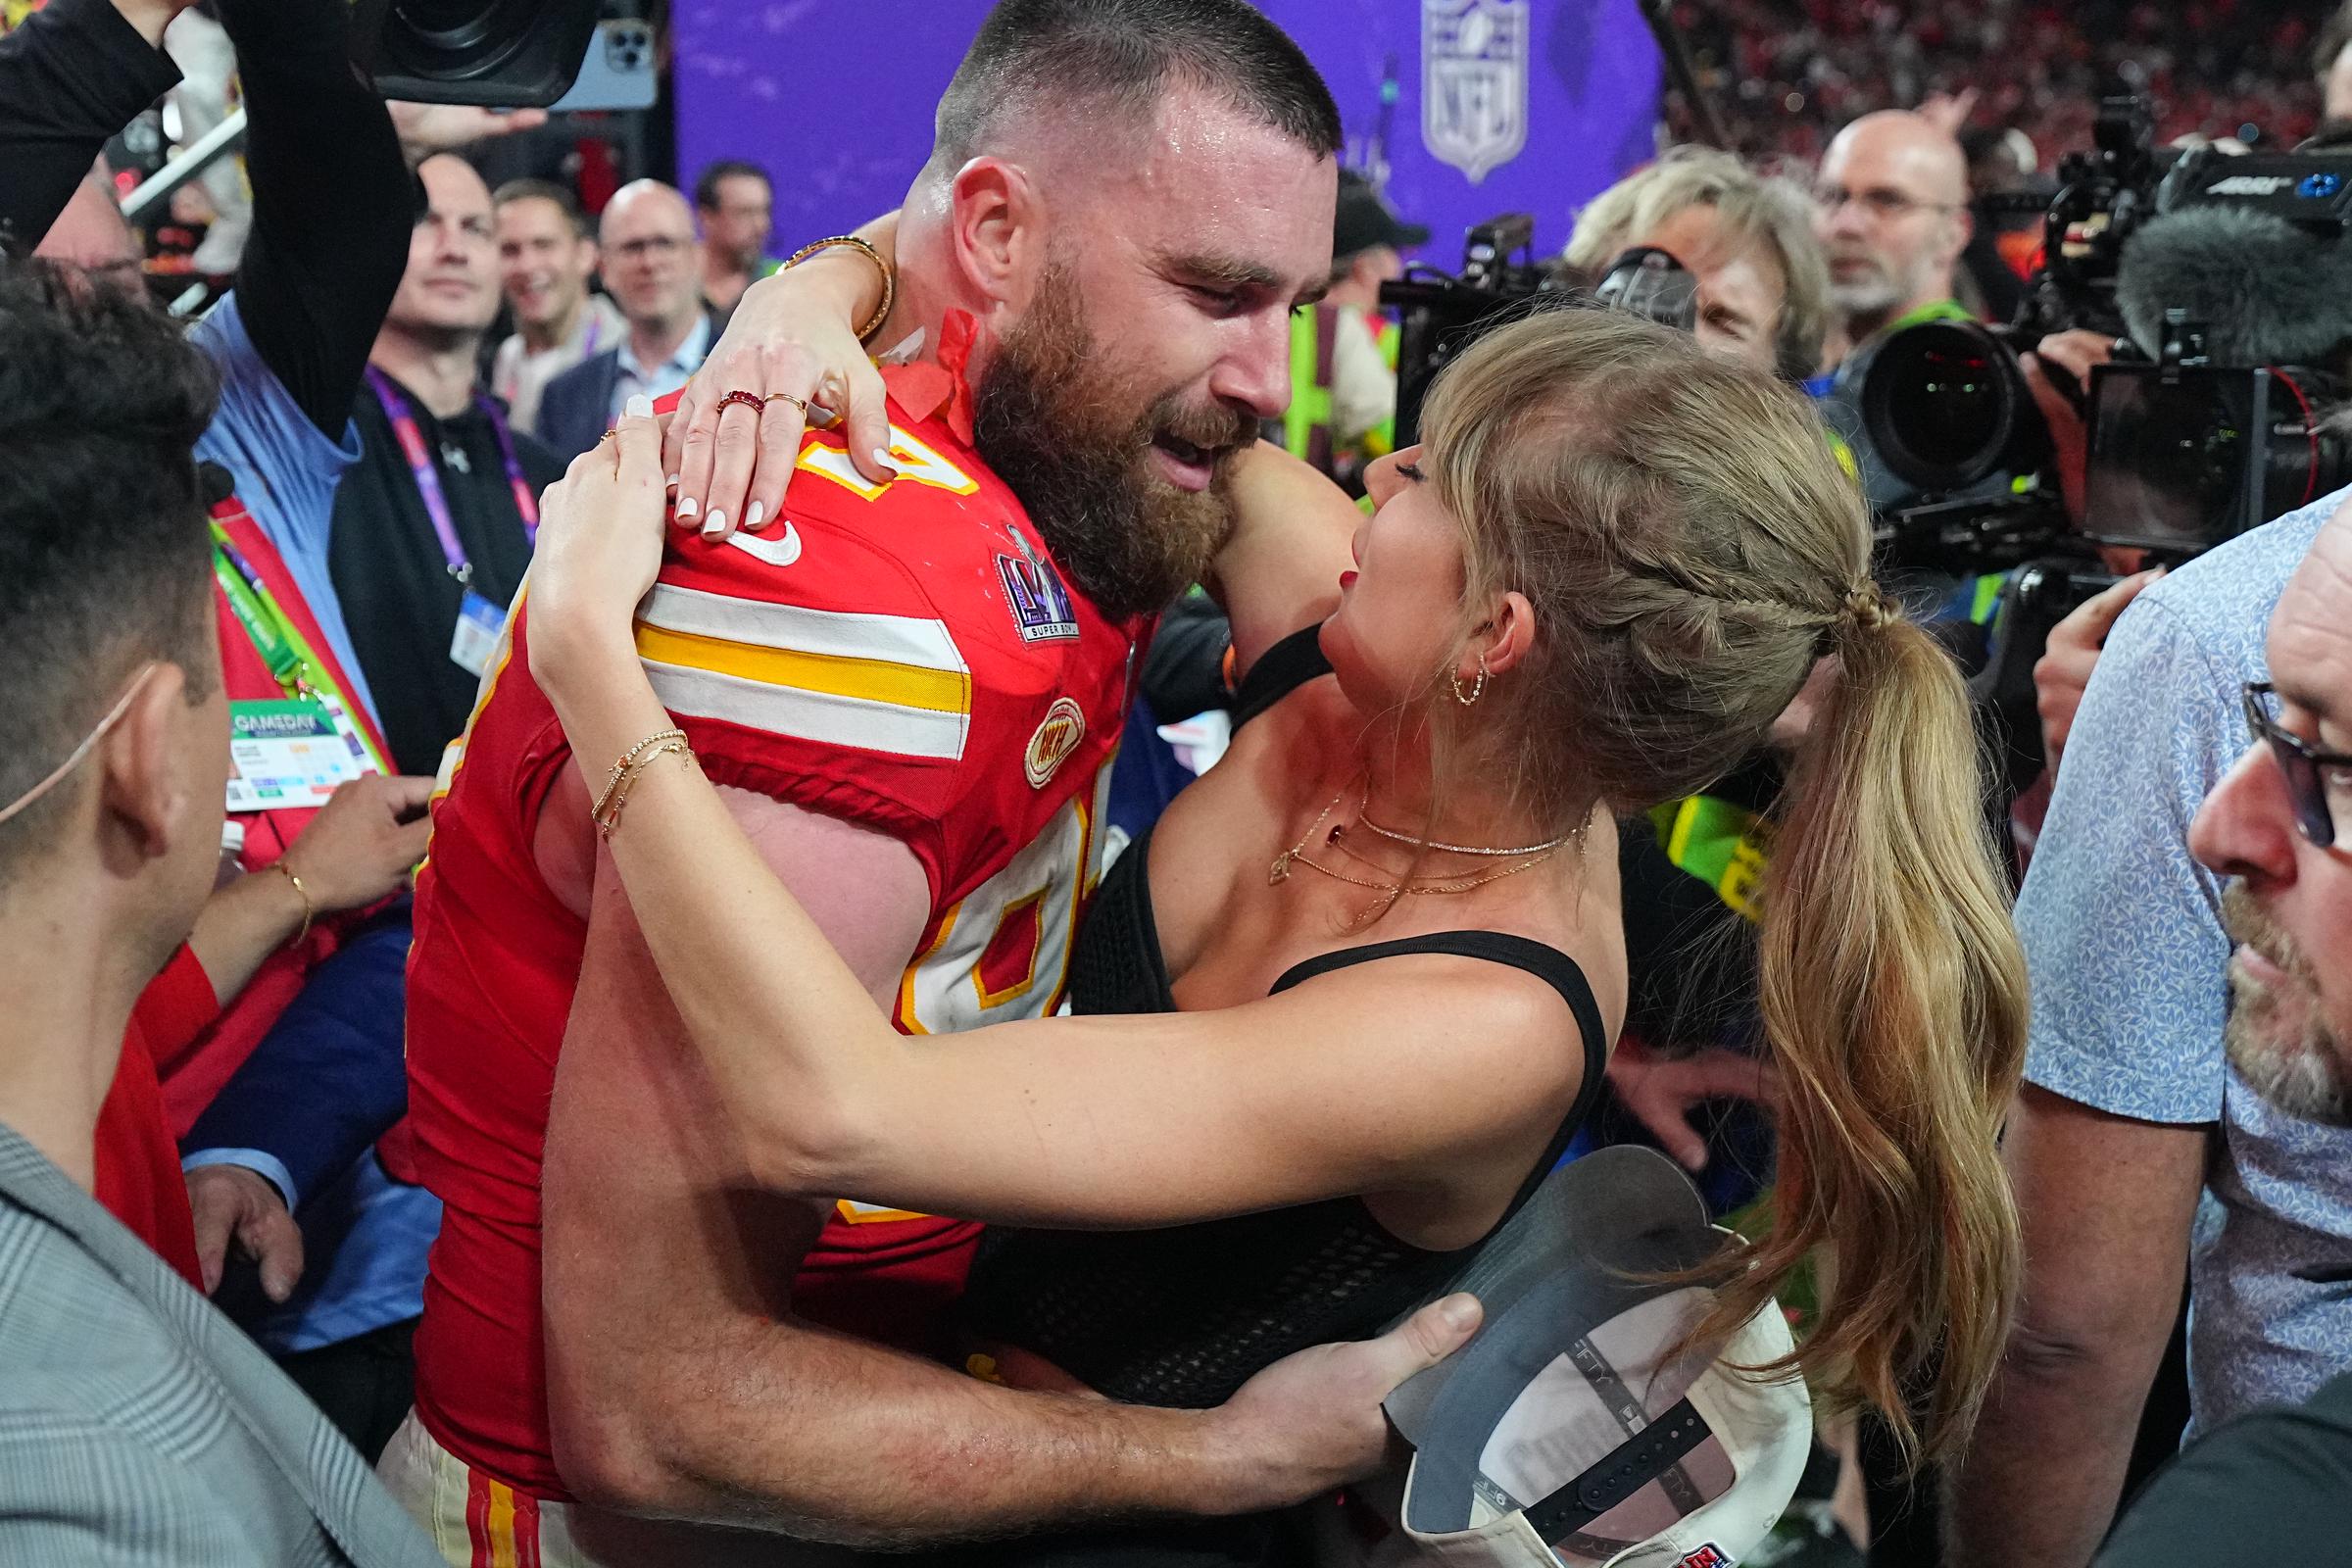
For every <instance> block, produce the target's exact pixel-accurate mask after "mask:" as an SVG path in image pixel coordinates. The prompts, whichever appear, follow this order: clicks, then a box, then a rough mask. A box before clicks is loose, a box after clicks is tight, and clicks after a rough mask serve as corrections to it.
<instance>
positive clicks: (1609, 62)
mask: <svg viewBox="0 0 2352 1568" xmlns="http://www.w3.org/2000/svg"><path fill="white" fill-rule="evenodd" d="M1259 4H1260V7H1261V9H1263V10H1264V11H1265V12H1266V14H1267V15H1268V16H1270V17H1272V18H1273V19H1274V20H1275V21H1276V22H1278V23H1280V24H1281V25H1283V26H1284V27H1285V28H1287V29H1289V31H1290V33H1291V35H1292V36H1293V37H1295V38H1297V39H1298V40H1299V44H1300V45H1301V46H1302V47H1304V49H1305V50H1306V52H1307V54H1308V56H1309V57H1310V58H1312V59H1313V61H1314V62H1315V64H1316V66H1317V67H1318V68H1320V69H1321V71H1322V72H1323V74H1324V77H1325V79H1327V80H1328V81H1329V82H1330V83H1331V89H1332V92H1333V94H1334V96H1336V97H1337V98H1338V100H1339V104H1340V113H1341V116H1342V118H1343V120H1344V122H1345V123H1346V125H1347V130H1348V163H1349V164H1350V165H1351V166H1358V167H1361V166H1363V165H1365V164H1366V163H1368V162H1370V161H1372V157H1373V154H1374V148H1373V147H1372V145H1371V144H1372V143H1373V141H1374V140H1375V137H1376V133H1377V132H1378V130H1379V128H1380V126H1381V125H1382V123H1383V114H1382V104H1381V99H1382V97H1383V87H1382V83H1383V80H1384V77H1385V76H1386V75H1387V73H1388V71H1389V69H1390V68H1391V66H1392V63H1393V66H1394V69H1395V73H1396V77H1397V84H1396V92H1395V98H1396V102H1395V104H1394V107H1393V108H1392V109H1390V111H1389V112H1388V115H1387V124H1388V136H1387V141H1386V146H1385V162H1386V163H1387V165H1388V191H1389V195H1390V197H1391V199H1392V200H1393V201H1394V202H1395V203H1396V204H1397V208H1398V210H1399V211H1400V212H1402V213H1403V214H1404V215H1405V216H1406V217H1407V218H1408V219H1410V220H1412V221H1416V222H1421V223H1426V224H1428V225H1429V227H1430V228H1431V229H1432V230H1433V231H1434V233H1433V237H1432V239H1431V241H1430V243H1429V245H1428V246H1426V247H1425V248H1424V249H1423V251H1422V253H1421V254H1422V256H1423V258H1424V259H1425V260H1429V261H1433V262H1437V263H1439V264H1441V265H1444V266H1447V267H1451V266H1453V265H1454V264H1455V263H1456V262H1458V260H1459V258H1460V255H1461V233H1462V231H1463V229H1465V228H1466V227H1468V226H1469V225H1470V224H1472V223H1474V222H1477V221H1481V220H1483V219H1488V218H1492V217H1494V216H1495V215H1496V214H1498V213H1505V212H1514V211H1517V212H1530V213H1533V214H1535V216H1536V242H1537V245H1538V247H1539V248H1540V249H1543V250H1545V251H1557V250H1558V249H1559V248H1560V247H1561V246H1562V245H1564V244H1566V243H1567V239H1568V226H1569V219H1570V215H1571V214H1572V213H1573V212H1574V211H1575V210H1576V208H1577V207H1579V206H1580V205H1582V204H1583V203H1584V202H1586V201H1588V200H1590V199H1591V198H1592V197H1593V195H1594V194H1595V193H1597V192H1598V191H1600V190H1601V189H1602V188H1604V187H1605V186H1607V185H1608V184H1609V183H1610V182H1611V181H1612V180H1614V179H1616V178H1617V177H1618V176H1619V175H1620V174H1622V173H1624V172H1626V171H1627V170H1629V169H1632V168H1633V167H1634V166H1636V165H1637V164H1639V163H1641V162H1642V161H1643V160H1644V159H1646V158H1648V157H1649V156H1650V153H1651V151H1652V146H1653V144H1652V139H1651V138H1652V128H1653V126H1654V125H1655V123H1656V120H1657V98H1658V79H1659V68H1658V56H1657V49H1656V46H1655V44H1654V43H1653V42H1652V40H1651V38H1650V36H1649V32H1648V30H1647V28H1646V27H1645V26H1644V25H1643V24H1642V17H1641V13H1640V11H1639V9H1638V8H1637V4H1636V0H1259ZM988 9H989V0H677V5H676V8H675V10H674V12H673V17H674V19H675V41H676V56H675V59H676V77H677V93H676V97H677V112H678V172H679V174H680V176H681V177H682V178H683V179H684V180H685V181H686V182H687V183H688V184H691V183H692V181H693V179H694V175H695V173H696V172H697V171H699V170H700V169H701V168H702V167H703V166H704V165H705V164H707V163H710V162H711V161H712V160H714V159H719V158H750V159H753V160H756V161H757V162H759V163H761V164H764V165H766V166H767V167H768V168H769V169H770V170H771V171H773V172H774V173H775V176H776V239H775V243H776V246H777V249H778V252H779V254H783V253H789V252H790V251H791V250H792V249H793V248H794V247H796V246H798V245H800V244H802V243H804V242H805V241H807V240H809V239H812V238H815V237H816V236H818V235H822V234H833V233H839V232H841V231H843V230H845V229H847V228H850V227H852V226H854V225H855V224H857V223H859V222H862V221H865V220H866V219H868V218H871V217H873V216H874V215H875V214H876V213H880V212H884V211H887V210H888V209H890V208H892V207H895V206H897V205H898V203H899V199H900V197H901V196H903V195H904V194H905V192H906V189H907V181H908V180H909V179H910V178H911V177H912V176H913V174H914V172H915V171H916V170H917V169H918V168H920V167H921V165H922V162H923V160H924V158H925V157H927V156H928V154H929V152H930V146H931V111H932V108H933V106H934V105H935V104H936V103H937V102H938V100H939V94H940V92H941V90H942V89H943V88H944V87H946V85H947V83H948V78H949V77H950V76H951V75H953V74H954V73H955V70H956V62H957V61H958V60H959V59H960V58H962V54H963V50H964V46H965V45H966V44H968V43H969V42H970V41H971V37H972V34H973V32H974V31H975V30H976V29H977V28H978V26H979V24H980V19H981V18H982V17H984V16H985V15H987V13H988ZM1425 45H1426V48H1425ZM1425 71H1426V73H1427V78H1426V79H1427V80H1428V81H1429V83H1430V84H1431V85H1432V86H1433V87H1434V88H1435V89H1436V91H1435V92H1434V93H1432V94H1430V102H1429V104H1428V105H1427V106H1426V108H1427V111H1428V112H1427V113H1425V104H1424V92H1423V84H1424V80H1425ZM1471 172H1477V173H1478V175H1479V176H1480V177H1479V178H1478V179H1477V180H1476V181H1475V182H1474V181H1473V180H1472V178H1471V177H1470V174H1471Z"/></svg>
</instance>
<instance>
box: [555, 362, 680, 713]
mask: <svg viewBox="0 0 2352 1568" xmlns="http://www.w3.org/2000/svg"><path fill="white" fill-rule="evenodd" d="M662 498H663V485H662V432H661V429H660V427H659V426H658V424H657V423H656V421H655V418H654V413H653V404H652V402H651V401H650V400H648V399H646V398H643V397H633V398H631V399H630V400H629V405H628V408H627V410H626V411H625V412H623V413H622V415H621V417H620V420H619V422H618V423H617V424H616V425H615V426H614V427H613V433H612V434H610V435H608V436H607V437H606V438H605V439H604V440H602V441H600V442H598V443H597V444H596V445H595V446H593V447H591V448H589V449H588V450H587V451H586V452H584V453H582V454H581V455H580V456H579V457H577V458H575V459H574V460H572V465H571V466H570V468H569V469H567V470H566V471H565V472H564V477H563V478H561V479H559V480H557V481H556V482H555V483H554V484H552V485H550V486H549V487H548V491H547V495H546V497H545V498H544V499H543V500H542V501H541V502H540V506H539V544H538V549H537V551H536V553H535V554H534V555H533V557H532V560H531V570H530V575H529V577H528V579H527V587H528V595H529V605H530V624H529V630H528V633H527V635H526V638H525V642H526V645H527V647H528V650H529V654H530V662H531V674H532V676H533V678H534V679H536V680H537V681H538V682H539V684H540V685H541V687H543V688H544V689H546V690H547V692H548V693H549V694H550V696H551V697H552V696H555V695H556V694H557V693H558V692H559V691H561V690H562V689H563V688H564V687H565V686H566V684H567V683H569V682H572V681H574V680H576V679H578V678H579V677H580V676H582V675H583V674H585V673H588V672H589V671H591V670H594V669H597V668H600V667H602V666H604V665H606V664H609V663H610V662H613V661H614V660H616V659H618V660H633V659H634V658H635V653H634V649H635V636H634V624H635V620H636V615H637V605H638V602H639V601H641V600H642V599H644V598H645V596H646V593H647V592H648V591H649V590H650V589H651V588H652V587H653V585H654V578H655V576H656V575H657V574H658V573H659V572H660V571H661V569H662V543H663V538H662V535H663V528H662V511H663V499H662Z"/></svg>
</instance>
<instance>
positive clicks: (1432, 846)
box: [1355, 786, 1576, 859]
mask: <svg viewBox="0 0 2352 1568" xmlns="http://www.w3.org/2000/svg"><path fill="white" fill-rule="evenodd" d="M1371 799H1372V797H1371V791H1370V788H1369V786H1367V787H1366V790H1365V794H1364V804H1365V805H1367V806H1369V805H1370V804H1371ZM1355 822H1356V826H1358V827H1363V828H1369V829H1371V830H1372V831H1373V832H1375V833H1377V834H1379V835H1380V836H1381V837H1382V838H1384V839H1390V840H1393V841H1395V842H1396V843H1398V844H1410V845H1411V846H1412V847H1413V848H1415V849H1417V850H1444V851H1445V852H1446V854H1448V855H1485V856H1492V857H1494V858H1497V859H1500V858H1507V857H1510V856H1513V855H1534V854H1536V853H1537V852H1539V851H1542V850H1556V849H1558V848H1559V847H1560V846H1561V845H1563V844H1566V843H1567V842H1568V841H1569V840H1570V839H1573V838H1575V837H1576V835H1575V834H1574V833H1563V834H1561V835H1560V836H1559V837H1558V838H1556V839H1545V840H1544V842H1543V843H1541V844H1523V845H1521V846H1520V847H1519V848H1517V849H1515V850H1496V849H1488V848H1484V847H1482V846H1480V845H1476V844H1445V843H1441V842H1440V841H1438V840H1436V839H1417V838H1413V837H1411V836H1410V835H1408V834H1404V833H1399V832H1397V830H1396V829H1394V828H1386V827H1382V826H1381V825H1380V824H1379V823H1378V822H1375V821H1373V820H1372V817H1371V814H1370V813H1369V812H1367V811H1363V810H1360V809H1359V810H1358V811H1357V812H1356V813H1355Z"/></svg>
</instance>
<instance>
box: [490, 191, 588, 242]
mask: <svg viewBox="0 0 2352 1568" xmlns="http://www.w3.org/2000/svg"><path fill="white" fill-rule="evenodd" d="M509 202H553V203H555V205H556V211H557V212H559V213H562V214H563V215H564V221H566V222H568V223H570V224H571V232H572V233H573V235H574V236H575V237H577V238H580V239H593V238H595V230H594V229H593V228H592V227H591V226H590V225H589V222H588V214H587V213H586V211H584V210H583V209H582V208H581V206H580V199H579V198H578V197H577V196H575V195H573V194H572V193H571V187H570V186H568V185H559V184H557V183H556V182H555V181H554V180H552V179H510V180H508V181H507V182H506V183H505V184H504V185H501V186H499V187H498V189H497V190H496V191H494V192H492V193H491V196H490V205H491V206H493V207H504V206H506V205H507V203H509Z"/></svg>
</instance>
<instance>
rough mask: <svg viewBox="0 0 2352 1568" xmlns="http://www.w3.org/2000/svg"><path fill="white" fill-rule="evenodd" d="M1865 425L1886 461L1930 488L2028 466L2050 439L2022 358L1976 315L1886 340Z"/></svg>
mask: <svg viewBox="0 0 2352 1568" xmlns="http://www.w3.org/2000/svg"><path fill="white" fill-rule="evenodd" d="M1862 422H1863V427H1864V429H1865V430H1867V431H1868V432H1869V436H1870V442H1871V445H1872V447H1873V448H1874V449H1876V451H1877V452H1878V455H1879V458H1880V460H1881V461H1882V462H1884V463H1885V464H1886V465H1887V467H1888V468H1889V469H1890V470H1891V471H1892V472H1894V473H1895V474H1896V475H1897V476H1898V477H1899V478H1901V479H1902V480H1903V481H1904V482H1905V483H1907V484H1910V485H1913V486H1915V487H1916V488H1918V489H1919V490H1921V491H1924V492H1928V493H1931V494H1936V493H1942V492H1945V491H1952V490H1961V489H1965V488H1967V487H1968V486H1970V485H1973V484H1976V483H1978V482H1979V481H1981V480H1983V479H1985V478H1986V477H1987V476H1989V475H1991V474H1994V473H1998V472H2001V471H2003V470H2008V471H2012V472H2020V471H2024V470H2025V469H2028V468H2031V467H2032V466H2034V464H2035V463H2036V462H2037V461H2038V459H2039V456H2040V449H2041V448H2042V447H2044V446H2046V445H2047V442H2048V437H2047V435H2046V434H2045V433H2044V432H2043V431H2042V428H2041V420H2040V417H2039V416H2038V415H2037V414H2036V413H2035V412H2034V407H2033V404H2032V401H2031V399H2030V398H2029V396H2028V394H2027V392H2026V385H2025V381H2024V378H2023V377H2022V376H2021V374H2020V373H2019V370H2018V367H2017V356H2016V355H2015V354H2014V353H2013V352H2011V350H2010V348H2009V346H2008V345H2007V344H2006V343H2004V342H2002V341H2001V340H2000V339H1999V338H1998V337H1996V336H1994V335H1993V334H1992V333H1991V332H1990V331H1988V330H1987V329H1986V328H1985V327H1983V326H1980V325H1978V324H1977V323H1976V322H1974V321H1927V322H1923V323H1921V324H1920V325H1918V326H1913V327H1906V328H1905V329H1904V330H1902V331H1900V332H1897V333H1895V334H1894V335H1893V336H1892V337H1890V338H1888V339H1887V342H1886V344H1885V346H1884V347H1882V348H1881V349H1880V350H1879V354H1878V358H1877V359H1876V360H1874V361H1873V362H1872V363H1871V367H1870V372H1869V374H1868V375H1867V376H1866V377H1865V378H1864V380H1863V383H1862Z"/></svg>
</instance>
